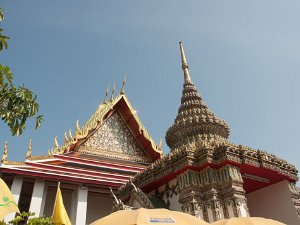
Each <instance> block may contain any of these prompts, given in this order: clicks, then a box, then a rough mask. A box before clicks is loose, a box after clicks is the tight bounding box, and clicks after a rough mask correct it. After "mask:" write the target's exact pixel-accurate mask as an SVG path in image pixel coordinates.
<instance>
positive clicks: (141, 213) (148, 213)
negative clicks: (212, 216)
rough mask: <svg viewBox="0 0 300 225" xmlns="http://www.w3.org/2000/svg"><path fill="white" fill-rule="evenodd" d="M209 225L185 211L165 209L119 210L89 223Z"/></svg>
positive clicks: (109, 224) (94, 224)
mask: <svg viewBox="0 0 300 225" xmlns="http://www.w3.org/2000/svg"><path fill="white" fill-rule="evenodd" d="M151 224H155V225H166V224H167V225H170V224H174V225H176V224H178V225H209V223H206V222H205V221H203V220H200V219H198V218H196V217H194V216H191V215H189V214H186V213H182V212H177V211H171V210H167V209H144V208H140V209H137V210H120V211H117V212H114V213H112V214H110V215H109V216H106V217H104V218H102V219H99V220H97V221H95V222H94V223H92V224H91V225H151Z"/></svg>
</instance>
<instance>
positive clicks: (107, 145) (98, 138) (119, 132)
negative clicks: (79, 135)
mask: <svg viewBox="0 0 300 225" xmlns="http://www.w3.org/2000/svg"><path fill="white" fill-rule="evenodd" d="M78 151H79V152H83V153H92V154H100V155H104V156H105V155H107V154H108V155H109V156H110V157H114V156H115V157H117V158H119V157H120V158H122V159H129V160H133V159H134V160H135V161H141V162H150V161H151V159H150V157H149V156H148V155H147V154H146V153H145V152H144V150H143V149H142V148H141V146H140V144H139V143H138V142H137V140H136V139H135V137H134V136H133V135H132V133H131V132H130V130H129V128H128V127H127V125H126V124H125V122H124V120H123V118H122V116H121V115H120V114H119V112H117V111H116V112H114V113H113V114H112V115H111V116H110V117H109V118H108V119H107V120H106V121H105V122H104V123H103V124H102V125H101V126H100V127H99V129H98V130H97V131H96V132H95V133H94V134H93V135H92V136H91V137H89V138H88V140H87V141H86V142H85V143H83V144H82V145H81V146H80V147H79V150H78Z"/></svg>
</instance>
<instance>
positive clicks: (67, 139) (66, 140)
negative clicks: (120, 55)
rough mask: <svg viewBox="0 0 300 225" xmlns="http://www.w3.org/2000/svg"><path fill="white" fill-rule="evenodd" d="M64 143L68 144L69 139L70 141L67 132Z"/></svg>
mask: <svg viewBox="0 0 300 225" xmlns="http://www.w3.org/2000/svg"><path fill="white" fill-rule="evenodd" d="M64 138H65V139H64V144H67V143H68V141H69V138H68V136H67V132H65V134H64Z"/></svg>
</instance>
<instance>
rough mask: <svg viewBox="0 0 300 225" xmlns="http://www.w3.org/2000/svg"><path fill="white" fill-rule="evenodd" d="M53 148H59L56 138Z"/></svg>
mask: <svg viewBox="0 0 300 225" xmlns="http://www.w3.org/2000/svg"><path fill="white" fill-rule="evenodd" d="M54 147H55V148H58V147H59V144H58V141H57V136H56V137H55V138H54Z"/></svg>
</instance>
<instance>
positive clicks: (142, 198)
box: [128, 181, 154, 209]
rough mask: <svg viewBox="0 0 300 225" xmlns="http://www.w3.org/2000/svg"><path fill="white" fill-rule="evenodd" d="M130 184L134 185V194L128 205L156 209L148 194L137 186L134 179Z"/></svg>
mask: <svg viewBox="0 0 300 225" xmlns="http://www.w3.org/2000/svg"><path fill="white" fill-rule="evenodd" d="M130 184H131V185H132V187H133V188H132V194H131V198H130V200H129V201H128V205H129V206H131V207H135V206H136V205H138V206H139V207H143V208H146V209H154V206H153V204H152V202H151V201H150V199H149V198H148V196H147V195H146V194H145V193H144V192H143V191H142V190H141V189H140V188H137V187H136V186H135V185H134V184H133V183H132V181H130Z"/></svg>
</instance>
